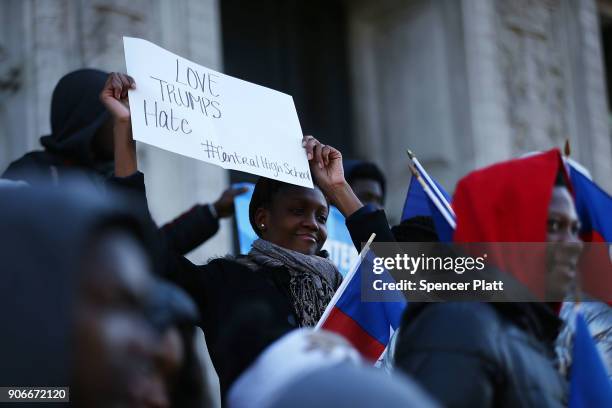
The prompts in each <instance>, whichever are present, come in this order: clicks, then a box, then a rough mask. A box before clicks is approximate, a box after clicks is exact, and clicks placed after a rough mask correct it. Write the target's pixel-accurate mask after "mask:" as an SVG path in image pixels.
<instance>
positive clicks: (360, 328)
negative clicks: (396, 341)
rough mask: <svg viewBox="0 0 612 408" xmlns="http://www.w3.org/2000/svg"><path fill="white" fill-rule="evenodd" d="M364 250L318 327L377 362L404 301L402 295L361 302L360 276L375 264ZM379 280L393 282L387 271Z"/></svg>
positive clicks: (396, 322) (395, 324) (398, 317)
mask: <svg viewBox="0 0 612 408" xmlns="http://www.w3.org/2000/svg"><path fill="white" fill-rule="evenodd" d="M365 251H366V253H365V256H360V257H359V262H358V263H356V265H354V266H353V268H352V269H351V271H350V272H349V273H348V274H347V275H346V277H345V278H344V280H343V281H342V285H340V287H339V288H338V290H337V291H336V294H335V295H334V297H333V298H332V300H331V301H330V302H329V305H328V306H327V309H325V313H323V316H322V317H321V320H320V321H319V323H318V324H317V328H321V329H325V330H329V331H332V332H334V333H337V334H339V335H341V336H343V337H344V338H345V339H347V340H348V341H349V342H350V343H351V344H352V345H353V347H355V348H356V349H357V350H358V351H359V352H360V353H361V355H362V356H363V357H364V358H366V359H368V360H370V361H376V360H378V358H379V357H380V356H381V355H382V353H383V352H384V351H385V348H386V347H387V344H388V343H389V339H390V338H391V334H392V332H393V331H394V330H397V328H398V327H399V325H400V322H401V317H402V313H403V312H404V309H405V308H406V301H405V300H404V298H403V295H401V294H395V295H396V297H394V298H393V299H391V298H390V299H389V301H388V302H387V301H385V302H364V301H362V291H361V289H362V276H363V274H364V273H365V274H371V273H372V270H373V265H374V261H373V258H374V254H373V252H372V251H371V250H369V249H367V248H366V249H365ZM380 277H382V278H383V279H385V280H387V281H389V282H391V281H392V279H393V278H392V277H391V275H390V274H389V273H388V272H386V271H385V273H383V274H382V275H380V276H379V278H380ZM390 296H393V294H390Z"/></svg>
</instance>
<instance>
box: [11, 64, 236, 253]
mask: <svg viewBox="0 0 612 408" xmlns="http://www.w3.org/2000/svg"><path fill="white" fill-rule="evenodd" d="M107 77H108V73H106V72H103V71H99V70H96V69H79V70H76V71H73V72H70V73H68V74H66V75H65V76H64V77H62V78H61V79H60V80H59V82H58V83H57V85H56V87H55V89H54V90H53V96H52V100H51V134H50V135H46V136H43V137H41V138H40V143H41V145H42V146H43V147H44V150H37V151H32V152H29V153H26V154H25V155H24V156H23V157H21V158H19V159H17V160H15V161H14V162H12V163H11V164H10V165H9V167H8V168H7V169H6V170H5V172H4V174H2V177H3V178H6V179H10V180H23V181H26V182H27V183H29V184H30V185H32V186H44V185H54V186H60V187H61V186H63V185H64V184H65V182H66V181H68V180H70V179H72V178H74V177H75V176H78V177H80V178H81V180H82V182H83V183H85V184H87V185H91V186H92V187H93V188H95V189H97V190H100V191H102V192H104V191H106V190H107V188H108V183H107V181H108V178H109V177H111V176H112V175H113V170H114V168H113V166H114V144H113V120H112V118H111V116H110V115H109V114H108V113H107V111H106V109H105V107H104V105H103V104H102V103H101V102H100V100H99V95H100V92H101V91H102V88H103V87H104V83H105V82H106V78H107ZM245 191H246V189H244V188H239V189H236V188H228V189H226V190H225V191H224V192H223V193H222V194H221V195H220V196H219V198H218V199H217V200H216V201H215V202H214V203H210V204H205V205H196V206H194V207H193V208H191V209H190V210H189V211H187V212H185V213H184V214H182V215H181V216H179V217H178V218H176V219H175V220H173V221H171V222H169V223H167V224H166V225H164V226H163V227H162V228H161V231H162V233H163V235H164V237H165V238H166V240H167V242H168V245H170V246H172V247H173V248H174V250H175V251H177V252H179V253H181V254H185V253H187V252H189V251H191V250H193V249H195V248H196V247H198V246H199V245H200V244H202V243H203V242H205V241H206V240H208V239H210V238H211V237H212V236H214V235H215V234H216V233H217V231H218V230H219V219H221V218H225V217H229V216H231V215H233V214H234V197H235V196H236V195H238V194H242V193H244V192H245Z"/></svg>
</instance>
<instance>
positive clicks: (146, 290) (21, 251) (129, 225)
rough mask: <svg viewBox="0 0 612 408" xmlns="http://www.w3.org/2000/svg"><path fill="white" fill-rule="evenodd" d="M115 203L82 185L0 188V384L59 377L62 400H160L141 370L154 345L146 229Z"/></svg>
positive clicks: (160, 403) (149, 365)
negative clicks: (149, 312)
mask: <svg viewBox="0 0 612 408" xmlns="http://www.w3.org/2000/svg"><path fill="white" fill-rule="evenodd" d="M41 203H44V204H43V205H41ZM119 203H121V198H120V197H114V199H111V198H110V197H108V196H101V195H100V194H97V193H96V192H95V191H92V190H91V189H90V188H87V186H84V185H77V186H75V187H72V186H71V185H68V186H66V188H65V189H63V190H62V191H61V192H60V191H59V190H57V189H49V188H42V189H36V188H21V189H10V190H0V234H1V235H2V236H3V237H5V239H4V240H3V243H2V245H1V246H0V257H1V258H2V260H3V268H2V274H1V275H0V321H1V322H2V324H3V333H4V334H3V335H2V336H0V361H1V362H2V364H1V365H2V369H1V370H0V386H62V387H65V386H69V387H70V395H69V398H70V401H71V404H72V406H86V407H103V406H104V407H106V406H134V407H149V406H155V407H167V406H169V401H170V397H169V395H168V390H167V389H166V388H165V387H164V386H163V384H157V383H152V382H151V381H150V376H148V375H145V374H146V373H149V372H151V371H154V370H155V358H156V355H157V353H158V348H159V347H158V345H159V343H158V341H157V340H156V337H155V336H154V334H153V333H154V331H153V327H152V325H151V324H150V321H149V317H148V316H147V313H146V311H147V307H146V305H147V304H148V299H149V298H150V293H151V290H152V287H153V277H152V273H151V270H152V265H151V256H150V254H149V248H150V244H149V243H150V242H151V240H152V239H153V238H154V237H151V236H149V234H148V233H147V228H146V226H145V225H144V224H143V223H141V222H140V220H139V219H138V217H137V216H135V215H134V214H133V213H131V212H130V211H128V210H126V208H129V206H127V205H125V206H123V205H121V204H119Z"/></svg>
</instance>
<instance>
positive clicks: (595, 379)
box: [569, 313, 612, 408]
mask: <svg viewBox="0 0 612 408" xmlns="http://www.w3.org/2000/svg"><path fill="white" fill-rule="evenodd" d="M569 407H570V408H588V407H612V382H610V378H609V377H608V373H607V371H606V369H605V367H604V365H603V363H602V361H601V356H600V354H599V352H598V351H597V347H596V346H595V343H594V342H593V338H592V337H591V333H590V331H589V328H588V327H587V324H586V322H585V321H584V317H582V314H580V313H576V332H575V334H574V349H573V352H572V368H571V371H570V395H569Z"/></svg>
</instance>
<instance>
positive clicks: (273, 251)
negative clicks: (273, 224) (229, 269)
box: [237, 239, 342, 327]
mask: <svg viewBox="0 0 612 408" xmlns="http://www.w3.org/2000/svg"><path fill="white" fill-rule="evenodd" d="M237 261H238V262H241V263H243V264H245V265H247V266H249V267H250V268H251V269H257V268H259V267H273V268H278V267H283V266H284V267H285V268H286V269H287V270H288V271H289V275H290V276H289V293H290V295H291V301H292V302H293V309H294V311H295V313H296V315H297V318H298V324H299V326H300V327H308V326H315V325H316V324H317V322H318V321H319V319H320V318H321V316H322V315H323V312H324V311H325V308H326V307H327V304H328V303H329V301H330V300H331V298H332V296H334V293H335V291H336V289H338V287H339V286H340V283H341V282H342V275H341V274H340V272H338V269H336V267H335V266H334V264H333V263H332V262H331V261H330V260H329V259H325V258H322V257H320V256H316V255H304V254H302V253H300V252H296V251H292V250H290V249H285V248H282V247H280V246H278V245H275V244H273V243H271V242H268V241H265V240H263V239H258V240H256V241H255V242H253V246H252V248H251V251H250V252H249V253H248V255H247V256H246V257H242V258H238V259H237Z"/></svg>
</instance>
